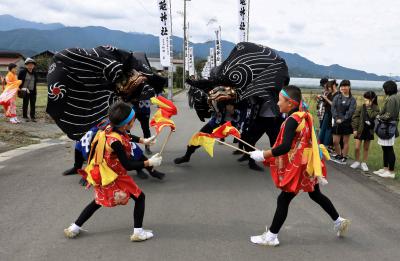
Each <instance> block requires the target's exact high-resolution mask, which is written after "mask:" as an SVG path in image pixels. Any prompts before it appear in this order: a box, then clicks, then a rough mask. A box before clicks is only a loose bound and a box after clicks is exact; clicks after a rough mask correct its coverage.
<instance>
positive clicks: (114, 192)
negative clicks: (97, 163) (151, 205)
mask: <svg viewBox="0 0 400 261" xmlns="http://www.w3.org/2000/svg"><path fill="white" fill-rule="evenodd" d="M105 133H106V145H105V150H104V160H105V161H106V163H107V165H108V166H109V167H110V168H111V169H112V170H113V171H114V172H115V173H116V174H117V175H118V177H117V178H116V179H115V180H114V181H113V182H112V183H110V184H109V185H106V186H94V192H95V200H96V203H97V204H99V205H102V206H104V207H114V206H117V205H126V204H127V203H128V200H129V198H130V195H131V194H132V195H133V196H135V197H136V198H138V197H139V196H140V194H141V193H142V190H141V189H140V188H139V187H138V185H137V184H136V183H135V181H134V180H133V179H132V177H130V176H128V172H127V170H126V169H125V168H124V167H123V166H122V164H121V162H120V161H119V160H118V158H117V155H116V154H115V153H114V152H113V150H112V148H111V144H112V143H113V142H116V141H120V142H121V143H122V146H123V147H124V149H125V152H126V155H127V156H128V157H130V155H131V149H132V148H131V144H130V139H131V138H130V137H129V136H128V134H119V133H116V132H114V131H112V128H111V127H108V128H106V129H105Z"/></svg>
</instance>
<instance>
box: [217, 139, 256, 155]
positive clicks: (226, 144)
mask: <svg viewBox="0 0 400 261" xmlns="http://www.w3.org/2000/svg"><path fill="white" fill-rule="evenodd" d="M215 141H216V142H219V143H221V144H223V145H225V146H228V147H231V148H232V149H235V150H238V151H240V152H243V153H245V154H248V155H250V153H249V152H247V151H245V150H242V149H239V148H237V147H235V146H233V145H231V144H228V143H226V142H223V141H220V140H219V139H215Z"/></svg>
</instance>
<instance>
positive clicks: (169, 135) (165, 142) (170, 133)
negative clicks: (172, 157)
mask: <svg viewBox="0 0 400 261" xmlns="http://www.w3.org/2000/svg"><path fill="white" fill-rule="evenodd" d="M172 132H173V131H172V130H171V131H170V132H169V134H168V136H167V138H166V139H165V140H164V143H163V145H162V147H161V150H160V152H159V153H160V155H161V154H162V153H163V151H164V148H165V145H167V143H168V140H169V138H170V137H171V135H172Z"/></svg>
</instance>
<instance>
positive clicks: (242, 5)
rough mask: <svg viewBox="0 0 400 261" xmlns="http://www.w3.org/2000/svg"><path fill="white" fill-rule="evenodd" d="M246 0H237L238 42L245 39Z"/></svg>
mask: <svg viewBox="0 0 400 261" xmlns="http://www.w3.org/2000/svg"><path fill="white" fill-rule="evenodd" d="M247 18H248V1H247V0H239V42H246V41H247V26H248V24H247Z"/></svg>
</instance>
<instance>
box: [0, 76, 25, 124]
mask: <svg viewBox="0 0 400 261" xmlns="http://www.w3.org/2000/svg"><path fill="white" fill-rule="evenodd" d="M6 83H7V84H6V87H5V88H4V91H3V93H2V94H1V95H0V105H3V107H4V112H5V115H6V117H9V118H14V117H16V116H17V106H16V97H17V92H18V89H19V86H20V85H21V83H22V81H21V80H18V78H17V75H15V74H14V73H12V72H8V73H7V75H6Z"/></svg>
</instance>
